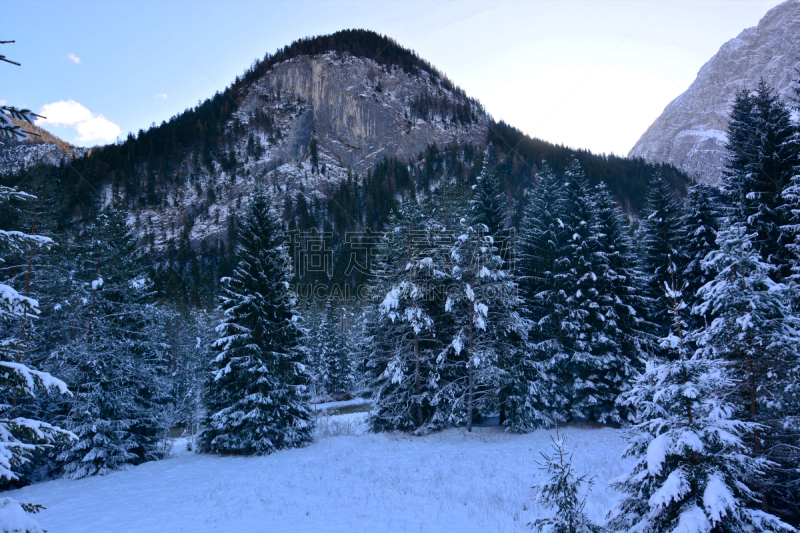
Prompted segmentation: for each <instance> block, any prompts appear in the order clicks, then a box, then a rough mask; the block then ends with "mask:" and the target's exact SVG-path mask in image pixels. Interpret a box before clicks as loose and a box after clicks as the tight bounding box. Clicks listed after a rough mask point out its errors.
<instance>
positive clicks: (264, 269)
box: [200, 191, 313, 454]
mask: <svg viewBox="0 0 800 533" xmlns="http://www.w3.org/2000/svg"><path fill="white" fill-rule="evenodd" d="M282 243H283V235H282V231H281V228H280V226H279V225H278V223H277V220H276V216H275V214H274V212H273V211H272V206H271V200H270V198H269V197H268V196H266V195H265V194H264V193H263V192H261V191H256V193H255V194H254V195H253V197H252V199H251V202H250V205H249V206H248V208H247V214H246V216H244V217H243V218H242V221H241V227H240V231H239V246H238V253H237V256H238V258H239V262H238V265H237V267H236V269H235V270H234V272H233V274H232V275H231V277H229V278H225V279H223V296H222V309H223V312H224V318H223V321H222V323H221V324H220V326H218V328H217V332H218V334H219V338H218V339H217V341H216V342H215V344H214V347H215V348H216V350H217V351H218V355H217V356H216V357H215V358H214V362H213V368H214V372H213V373H212V376H211V378H210V379H209V382H208V389H207V391H208V393H207V397H206V402H207V407H208V415H207V417H206V420H205V430H204V431H203V433H202V435H201V437H200V439H201V446H202V449H203V450H205V451H208V452H215V453H240V454H254V453H255V454H266V453H272V452H273V451H275V450H279V449H282V448H287V447H297V446H303V445H305V444H307V443H308V442H309V441H310V440H311V431H312V429H313V420H312V414H311V411H310V407H309V405H308V402H307V396H308V385H309V376H308V374H307V373H306V370H305V366H304V364H303V363H304V360H305V350H304V348H303V347H302V345H301V339H302V330H301V329H300V327H299V324H298V318H299V317H298V315H297V313H296V311H295V302H296V297H295V295H294V294H293V293H292V292H291V290H290V287H289V282H290V280H291V273H290V271H289V269H288V266H289V263H288V261H289V257H288V255H287V254H286V250H285V248H284V247H283V245H282Z"/></svg>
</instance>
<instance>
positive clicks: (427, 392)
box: [369, 199, 443, 433]
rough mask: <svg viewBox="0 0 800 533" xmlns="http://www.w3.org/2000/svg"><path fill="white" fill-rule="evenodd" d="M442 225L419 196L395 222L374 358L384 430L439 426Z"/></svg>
mask: <svg viewBox="0 0 800 533" xmlns="http://www.w3.org/2000/svg"><path fill="white" fill-rule="evenodd" d="M436 230H437V226H435V225H433V224H431V223H429V221H428V220H427V217H425V216H423V215H422V212H421V209H420V206H419V205H418V204H417V202H416V200H414V199H408V200H406V201H405V202H404V203H403V204H402V206H401V207H400V211H399V216H398V218H397V219H396V220H394V221H393V223H392V240H393V243H392V246H391V251H390V255H391V257H390V258H389V261H390V264H389V265H388V267H389V269H390V277H391V279H390V280H389V282H390V288H389V290H388V291H387V293H386V295H385V297H384V299H383V301H382V302H381V303H380V306H379V312H380V314H381V316H382V322H383V331H382V332H381V333H380V334H379V335H380V337H381V339H380V340H379V341H378V343H377V344H378V347H379V349H376V350H375V351H374V352H373V358H372V360H371V361H370V363H369V366H370V368H371V373H372V379H371V381H372V391H373V392H372V394H373V398H374V406H375V409H374V410H373V413H372V416H371V425H372V427H373V429H375V430H378V431H380V430H385V429H414V430H415V431H416V432H418V433H422V432H426V431H428V430H430V429H432V428H433V426H432V425H431V423H430V422H431V420H432V418H433V415H434V412H435V407H434V406H433V405H432V400H433V397H434V394H435V389H436V387H437V383H436V375H435V373H434V370H435V352H434V349H433V346H434V345H435V344H436V342H437V341H436V340H435V338H434V336H433V331H434V327H435V323H434V319H433V317H432V314H433V313H434V308H435V306H436V300H437V299H436V298H435V297H434V296H433V292H434V291H435V290H436V289H437V286H438V284H439V283H440V282H441V280H442V278H443V271H442V270H441V264H442V262H441V261H442V258H441V249H440V248H439V247H437V246H434V245H433V242H434V241H433V237H434V235H435V231H436ZM439 303H440V302H439Z"/></svg>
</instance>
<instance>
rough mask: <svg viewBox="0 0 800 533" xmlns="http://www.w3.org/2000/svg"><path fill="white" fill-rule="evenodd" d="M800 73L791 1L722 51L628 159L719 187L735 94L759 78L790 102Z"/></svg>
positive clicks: (799, 12)
mask: <svg viewBox="0 0 800 533" xmlns="http://www.w3.org/2000/svg"><path fill="white" fill-rule="evenodd" d="M798 68H800V0H787V1H786V2H784V3H782V4H780V5H778V6H776V7H775V8H773V9H771V10H770V11H769V12H767V14H766V15H764V18H762V19H761V21H760V22H759V23H758V26H756V27H754V28H748V29H746V30H744V31H743V32H742V33H740V34H739V36H738V37H736V38H735V39H731V40H730V41H728V42H727V43H725V44H724V45H722V47H721V48H720V49H719V51H718V52H717V53H716V55H714V57H712V58H711V59H710V60H709V61H708V62H707V63H706V64H705V65H703V67H702V68H701V69H700V72H699V73H698V74H697V78H696V79H695V81H694V82H693V83H692V85H691V86H689V88H688V89H687V90H686V91H685V92H684V93H683V94H681V95H680V96H679V97H677V98H676V99H675V100H673V101H672V102H670V104H669V105H668V106H667V107H666V108H665V109H664V112H663V113H662V114H661V116H659V117H658V118H657V119H656V121H655V122H653V124H652V125H651V126H650V127H649V128H648V129H647V131H646V132H645V133H644V135H642V137H641V138H640V139H639V141H638V142H637V143H636V145H634V147H633V148H632V149H631V151H630V153H629V154H628V155H629V156H630V157H642V158H644V159H646V160H648V161H653V162H664V163H671V164H673V165H675V166H677V167H679V168H680V169H682V170H683V171H685V172H686V173H687V174H689V175H690V176H696V177H697V178H698V179H699V180H700V181H703V182H706V183H711V184H718V183H719V181H720V179H721V177H722V168H723V166H724V156H725V148H724V146H725V143H726V142H727V129H728V121H727V117H728V113H729V111H730V108H731V105H732V104H733V101H734V98H735V95H736V91H737V90H739V89H741V88H746V89H752V88H754V87H755V84H756V83H757V82H758V80H759V79H760V78H764V79H765V80H766V81H767V82H768V83H769V84H770V85H772V86H773V87H775V88H776V89H777V90H778V92H779V94H780V95H781V97H782V98H784V99H786V100H788V99H789V97H790V95H791V93H792V85H793V80H794V79H796V78H797V77H798V73H797V69H798Z"/></svg>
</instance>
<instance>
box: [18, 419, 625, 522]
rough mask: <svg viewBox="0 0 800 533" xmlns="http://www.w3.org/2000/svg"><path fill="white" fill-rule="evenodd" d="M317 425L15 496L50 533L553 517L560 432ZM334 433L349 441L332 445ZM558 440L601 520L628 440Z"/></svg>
mask: <svg viewBox="0 0 800 533" xmlns="http://www.w3.org/2000/svg"><path fill="white" fill-rule="evenodd" d="M321 418H322V420H321V422H320V429H318V433H317V435H318V436H317V439H316V441H315V442H314V443H313V444H311V445H310V446H308V447H307V448H302V449H295V450H285V451H281V452H277V453H274V454H272V455H269V456H264V457H232V456H226V457H222V456H216V455H197V454H193V453H191V452H185V451H183V450H185V444H186V441H185V439H179V440H177V441H176V442H175V446H174V449H173V450H174V453H175V454H176V455H178V457H175V458H172V459H168V460H164V461H158V462H151V463H146V464H144V465H140V466H138V467H135V468H132V469H130V470H128V471H123V472H115V473H113V474H109V475H107V476H95V477H91V478H86V479H81V480H77V481H70V480H65V479H61V480H56V481H51V482H47V483H42V484H39V485H33V486H30V487H25V488H23V489H20V490H17V491H13V493H9V494H8V495H9V496H11V497H13V498H14V499H16V500H21V501H30V502H39V503H42V504H44V505H45V506H46V507H47V509H46V510H44V511H42V512H41V513H40V514H38V515H37V516H36V519H37V520H38V522H39V524H41V526H42V527H43V528H45V529H47V530H49V531H51V532H52V533H67V532H75V533H77V532H98V531H120V532H131V533H133V532H206V531H209V532H210V531H219V532H222V531H230V532H234V531H236V532H249V531H284V532H285V531H300V532H305V531H309V532H335V531H343V532H344V531H346V532H358V531H365V532H381V531H386V532H411V531H413V532H432V533H436V532H449V531H459V532H469V531H476V532H478V531H480V532H487V531H504V532H505V531H526V530H527V528H526V524H527V523H528V522H530V521H531V520H532V519H534V518H536V517H537V516H540V515H541V516H544V515H547V514H549V512H548V511H547V510H545V509H539V508H538V507H537V505H536V504H535V503H534V502H533V500H532V495H531V489H530V487H531V486H532V485H534V484H535V483H538V482H539V481H541V480H543V473H542V472H541V471H540V470H539V469H538V465H537V464H536V463H535V462H534V459H537V458H539V455H538V452H539V451H545V452H550V451H551V448H550V436H551V435H554V433H555V431H538V432H535V433H532V434H529V435H509V434H506V433H504V432H503V431H502V429H500V428H498V427H487V428H475V430H474V432H473V433H472V434H467V433H466V432H465V431H464V430H463V429H451V430H446V431H442V432H438V433H434V434H431V435H428V436H425V437H414V436H410V435H406V434H400V433H382V434H372V433H364V430H365V429H366V423H365V418H366V413H353V414H350V415H340V416H338V417H337V416H331V417H324V418H323V417H321ZM339 418H342V420H338V419H339ZM332 425H333V430H332V429H331V427H332ZM336 428H339V434H340V435H341V434H343V433H344V434H347V433H345V432H344V430H343V429H341V428H347V429H348V431H350V435H354V436H334V437H329V436H327V435H333V434H336ZM561 431H562V432H564V433H566V434H567V435H568V441H567V446H568V448H569V449H571V450H572V451H573V452H574V459H573V464H574V466H575V468H576V471H577V473H578V475H581V474H588V475H589V476H596V486H595V488H594V490H593V492H592V493H591V494H590V495H589V498H588V501H587V505H586V508H587V513H588V515H589V516H590V517H591V518H592V519H594V520H598V521H599V520H602V518H603V516H604V515H605V513H606V511H607V510H608V509H609V508H610V507H611V506H612V505H613V503H614V502H616V501H617V499H618V495H617V494H616V493H615V492H614V491H612V490H611V489H608V488H607V481H608V480H610V479H613V478H614V477H616V476H618V475H619V474H621V473H622V472H623V471H624V470H625V468H626V467H627V466H628V465H629V463H628V462H627V461H623V460H620V456H621V454H622V451H623V449H624V447H625V441H624V438H623V433H622V432H621V431H619V430H614V429H608V428H603V429H590V428H587V427H568V428H565V429H562V430H561ZM359 433H360V435H359V436H355V435H358V434H359Z"/></svg>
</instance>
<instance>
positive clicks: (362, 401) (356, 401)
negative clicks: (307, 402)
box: [314, 398, 369, 411]
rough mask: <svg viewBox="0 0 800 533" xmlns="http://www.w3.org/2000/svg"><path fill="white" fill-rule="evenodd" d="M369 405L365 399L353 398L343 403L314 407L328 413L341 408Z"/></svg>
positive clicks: (323, 404) (321, 404)
mask: <svg viewBox="0 0 800 533" xmlns="http://www.w3.org/2000/svg"><path fill="white" fill-rule="evenodd" d="M368 403H369V400H365V399H364V398H353V399H352V400H344V401H341V402H325V403H318V404H316V405H314V409H316V410H317V411H327V410H329V409H339V408H340V407H350V406H352V405H365V404H368Z"/></svg>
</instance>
